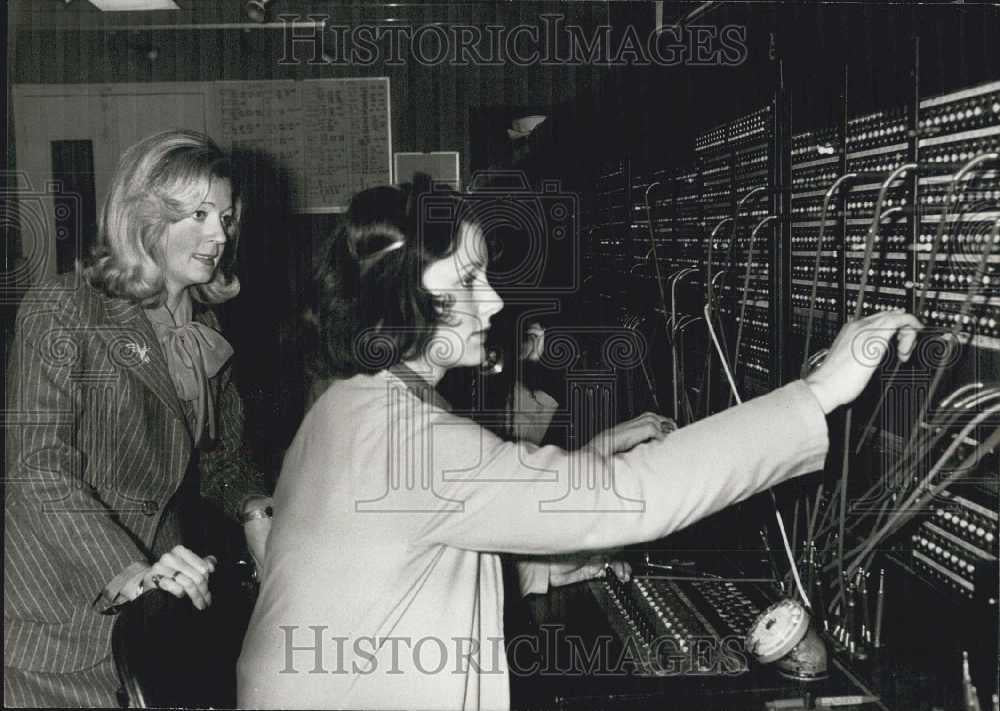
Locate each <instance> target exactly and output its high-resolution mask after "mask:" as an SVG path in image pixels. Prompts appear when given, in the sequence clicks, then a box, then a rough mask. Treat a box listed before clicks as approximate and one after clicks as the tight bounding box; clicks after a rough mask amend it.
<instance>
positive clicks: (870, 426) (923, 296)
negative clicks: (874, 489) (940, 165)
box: [854, 152, 1000, 452]
mask: <svg viewBox="0 0 1000 711" xmlns="http://www.w3.org/2000/svg"><path fill="white" fill-rule="evenodd" d="M997 159H1000V153H996V152H989V153H980V154H979V155H977V156H974V157H972V158H971V159H969V160H968V161H966V162H965V163H964V164H963V165H962V166H961V167H960V168H959V169H958V171H957V172H956V173H955V175H954V176H953V177H952V179H951V180H950V181H949V182H948V192H947V194H946V196H945V201H944V209H942V211H941V218H940V219H939V220H938V224H937V229H936V230H935V232H934V240H933V241H932V242H931V250H930V254H929V255H928V261H927V271H926V272H925V274H924V280H923V283H922V284H921V285H920V293H919V296H918V297H917V308H916V316H917V318H920V315H921V314H922V313H923V311H924V306H925V305H926V302H927V291H928V290H929V289H930V284H931V280H932V278H933V276H934V270H935V269H936V267H937V254H938V250H939V249H940V246H941V242H942V241H943V237H944V232H945V229H947V223H948V216H949V215H950V213H951V206H952V204H953V203H954V202H955V200H956V197H957V195H958V194H959V193H958V185H959V183H961V182H962V181H964V180H965V178H966V177H967V176H968V175H970V174H971V173H972V170H973V169H974V168H976V166H978V165H981V164H982V163H984V162H987V161H991V160H997ZM901 366H902V363H901V362H897V363H896V365H895V367H894V368H893V370H892V372H891V373H890V374H889V381H890V382H891V381H892V380H893V379H895V377H896V375H897V373H899V369H900V367H901ZM887 390H888V389H887V388H886V389H883V391H882V396H881V397H880V398H879V401H878V402H877V403H876V405H875V409H874V411H873V412H872V415H871V417H869V419H868V422H867V423H865V427H864V429H863V430H862V432H861V436H860V438H859V439H858V445H857V448H856V449H855V450H854V451H855V452H859V451H861V447H862V446H863V445H864V443H865V442H866V441H867V440H868V437H869V436H871V433H872V432H873V431H874V429H875V418H876V417H878V415H879V413H880V412H881V410H882V406H883V404H884V402H885V396H886V392H887ZM927 402H929V398H928V400H927ZM918 417H919V416H918Z"/></svg>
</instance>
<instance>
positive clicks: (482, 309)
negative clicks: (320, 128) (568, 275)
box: [238, 188, 919, 709]
mask: <svg viewBox="0 0 1000 711" xmlns="http://www.w3.org/2000/svg"><path fill="white" fill-rule="evenodd" d="M477 204H479V205H480V206H481V202H480V203H477ZM477 214H481V213H475V212H473V210H472V209H471V208H470V209H467V205H466V204H465V203H463V201H462V200H461V199H460V198H458V197H451V198H450V199H447V200H446V199H444V198H443V197H442V196H441V195H440V194H432V195H430V196H428V197H427V198H426V199H423V200H422V199H420V197H419V196H416V195H414V194H413V191H412V190H407V189H403V190H397V189H394V188H378V189H373V190H368V191H365V192H363V193H361V194H359V195H357V196H356V197H355V198H354V200H353V201H352V203H351V205H350V207H349V209H348V211H347V214H346V215H345V218H344V220H343V222H342V224H341V226H340V228H339V233H338V234H337V238H336V239H337V245H336V246H337V250H336V267H337V269H338V271H337V272H336V273H333V272H332V271H331V272H330V273H328V274H327V277H328V279H327V280H326V281H325V283H324V287H325V289H326V290H325V291H324V292H323V294H322V297H323V298H322V303H321V311H320V321H321V325H322V326H323V327H324V328H325V329H326V331H325V333H324V336H325V338H326V339H327V342H328V344H329V345H330V347H331V355H332V356H333V359H332V360H333V365H334V367H336V368H337V369H338V373H339V374H341V375H342V376H343V377H341V378H340V379H338V380H336V381H335V382H334V383H333V384H332V385H331V386H330V387H329V388H328V389H327V391H326V393H325V394H324V395H323V396H322V397H321V398H320V399H319V400H318V401H317V402H316V403H315V404H314V405H313V407H312V408H311V410H310V411H309V413H308V414H307V415H306V418H305V420H304V421H303V423H302V426H301V428H300V429H299V432H298V434H297V436H296V438H295V441H294V442H293V444H292V446H291V448H290V449H289V451H288V453H287V455H286V457H285V462H284V467H283V470H282V474H281V477H280V479H279V482H278V487H277V491H276V493H275V501H274V508H275V521H274V527H273V529H272V531H271V537H270V539H269V540H268V545H267V553H266V557H265V561H264V564H263V570H262V586H261V591H260V597H259V599H258V602H257V606H256V609H255V610H254V614H253V618H252V620H251V623H250V629H249V631H248V634H247V637H246V639H245V641H244V646H243V653H242V656H241V658H240V664H239V669H238V685H239V703H240V705H241V706H247V707H273V708H278V707H281V708H379V709H387V708H394V709H399V708H421V709H477V708H487V709H499V708H505V707H507V706H508V705H509V692H508V679H507V674H508V670H507V663H506V659H505V654H504V634H503V629H502V622H501V620H502V611H503V600H502V583H501V572H500V558H499V556H498V555H497V554H498V553H503V552H511V553H521V554H553V553H563V552H571V551H579V550H596V549H601V548H608V547H613V546H619V545H625V544H629V543H634V542H638V541H644V540H651V539H655V538H658V537H661V536H664V535H666V534H668V533H670V532H671V531H674V530H677V529H679V528H682V527H684V526H686V525H688V524H690V523H691V522H693V521H695V520H697V519H698V518H700V517H703V516H705V515H707V514H709V513H711V512H713V511H716V510H718V509H720V508H722V507H724V506H726V505H728V504H730V503H732V502H734V501H738V500H740V499H743V498H745V497H747V496H750V495H751V494H753V493H755V492H758V491H761V490H762V489H764V488H767V487H769V486H773V485H774V484H777V483H778V482H780V481H782V480H784V479H787V478H789V477H792V476H795V475H798V474H803V473H805V472H809V471H813V470H815V469H818V468H819V467H821V466H822V462H823V459H824V456H825V454H826V450H827V431H826V421H825V419H824V413H826V412H829V411H830V410H832V409H833V408H835V407H837V406H839V405H840V404H843V403H845V402H848V401H850V400H851V399H853V398H854V397H856V396H857V394H858V393H859V392H860V391H861V389H862V387H863V386H864V385H865V383H866V382H867V381H868V379H869V377H870V375H871V372H872V369H873V368H874V364H873V363H869V364H867V365H866V364H863V363H859V362H857V361H856V360H855V359H854V357H853V355H852V351H851V345H852V344H851V343H850V341H851V340H852V339H853V338H855V337H856V336H858V335H859V333H861V332H862V330H863V329H864V328H865V327H866V326H868V327H873V328H875V329H877V330H878V335H879V336H880V337H881V338H880V340H879V343H880V344H881V345H880V346H878V347H881V348H884V347H885V345H884V344H885V339H884V336H885V335H886V332H887V331H889V332H895V331H897V330H899V329H901V328H905V332H904V333H903V334H902V335H901V350H902V351H903V352H908V350H909V348H910V346H911V345H912V341H913V338H914V336H915V332H914V329H916V328H918V327H919V322H918V321H917V320H916V319H914V318H913V317H912V316H909V315H905V314H880V315H879V316H877V317H872V318H870V319H867V320H864V321H860V322H858V323H856V324H851V325H849V326H847V327H846V328H845V331H844V332H843V333H842V335H841V337H840V338H839V340H838V341H837V343H835V344H834V346H833V347H832V348H831V352H830V355H829V356H828V358H827V360H826V362H825V363H824V365H823V366H822V367H821V368H819V369H818V370H817V371H815V372H814V373H813V374H812V375H811V376H810V378H809V380H808V382H803V381H799V382H795V383H792V384H791V385H788V386H786V387H784V388H781V389H780V390H778V391H776V392H774V393H772V394H769V395H766V396H763V397H760V398H757V399H755V400H753V401H750V402H748V403H747V404H745V405H742V406H740V407H736V408H732V409H730V410H728V411H726V412H724V413H721V414H719V415H716V416H714V417H711V418H708V419H706V420H703V421H701V422H698V423H695V424H694V425H691V426H689V427H687V428H685V429H683V430H680V431H678V432H675V433H673V434H671V435H670V436H669V437H666V438H662V437H661V436H660V433H661V430H660V427H659V424H660V423H659V421H658V420H656V419H654V418H652V417H650V418H647V419H646V420H643V419H642V418H640V419H639V420H638V421H636V422H635V424H634V425H632V426H631V427H630V428H629V429H628V430H626V431H623V432H622V433H621V434H622V436H621V437H620V441H618V442H616V443H615V445H614V447H613V448H612V451H624V450H628V451H624V453H622V454H619V455H617V456H607V455H606V454H604V453H602V451H600V450H599V449H594V448H590V447H586V448H583V449H581V450H579V452H577V453H575V454H572V455H571V454H567V453H566V452H565V451H563V450H561V449H559V448H556V447H541V448H536V447H534V446H532V445H529V444H525V443H515V442H506V441H502V440H501V439H499V438H497V437H496V436H494V435H492V434H491V433H489V432H487V431H486V430H484V429H482V428H481V427H479V426H478V425H476V424H475V423H473V422H471V421H469V420H467V419H464V418H460V417H457V416H455V415H453V414H452V413H450V412H449V407H448V404H447V403H446V402H444V401H443V400H442V399H441V398H440V397H439V396H438V395H437V393H436V391H435V389H434V385H435V384H436V383H437V382H438V381H439V380H440V379H441V377H442V376H443V375H444V373H445V372H446V371H447V370H449V369H451V368H456V367H462V366H477V365H479V364H480V362H481V360H482V359H483V356H484V352H483V351H484V349H483V341H484V338H485V335H486V330H487V329H488V328H489V325H490V319H491V317H492V316H493V315H494V314H496V313H497V312H498V311H499V310H500V308H501V306H502V303H501V301H500V299H499V298H498V297H497V295H496V292H494V291H493V289H492V288H491V286H490V284H489V282H488V280H487V277H486V268H487V250H486V245H485V240H484V235H483V231H482V228H481V226H480V224H479V221H478V219H477V216H476V215H477ZM330 269H331V270H332V269H333V265H331V266H330ZM588 483H589V485H588Z"/></svg>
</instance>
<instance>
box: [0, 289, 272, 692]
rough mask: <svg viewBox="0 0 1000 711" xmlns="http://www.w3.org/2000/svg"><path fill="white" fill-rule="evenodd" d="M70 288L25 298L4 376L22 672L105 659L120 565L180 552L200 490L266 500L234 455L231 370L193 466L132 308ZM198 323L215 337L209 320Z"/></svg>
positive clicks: (166, 384) (8, 564) (183, 427)
mask: <svg viewBox="0 0 1000 711" xmlns="http://www.w3.org/2000/svg"><path fill="white" fill-rule="evenodd" d="M78 279H79V277H77V276H75V275H69V276H65V277H61V278H59V279H57V280H54V281H52V282H49V283H47V284H44V285H42V286H39V287H35V288H34V289H32V290H31V291H29V292H28V294H27V295H26V296H25V299H24V301H23V302H22V306H21V308H20V311H19V313H18V319H17V334H16V336H15V339H14V344H13V349H12V353H11V362H10V364H9V367H8V370H7V379H8V386H7V397H8V400H7V402H8V405H7V407H8V410H7V413H6V465H7V466H6V485H5V492H4V513H5V526H4V544H5V545H4V665H5V666H14V667H17V668H20V669H25V670H30V671H41V672H59V673H67V672H72V671H78V670H81V669H86V668H88V667H92V666H94V665H95V664H97V663H98V662H100V661H101V660H102V659H104V658H106V657H107V656H108V655H109V654H110V651H111V643H110V639H111V626H112V622H113V618H112V617H110V616H108V615H104V614H101V613H102V611H103V610H104V608H105V607H106V606H107V601H106V598H105V595H103V594H102V593H103V591H104V590H105V588H106V587H107V586H109V584H111V583H112V581H113V580H115V579H116V577H118V578H119V579H120V574H121V573H122V572H123V571H124V570H125V569H126V568H129V566H133V570H134V569H136V564H144V563H150V562H152V561H153V560H155V559H156V558H157V557H158V556H159V555H160V554H162V553H163V552H165V551H167V550H169V549H170V548H171V547H173V546H174V545H176V544H177V543H180V542H184V543H185V545H191V544H190V543H189V541H190V540H191V539H190V537H189V536H188V535H187V533H188V530H189V524H191V523H195V524H197V523H198V518H199V515H200V513H201V510H200V496H199V494H200V493H201V492H202V491H208V492H210V493H211V494H212V497H213V498H214V499H215V500H216V501H217V502H219V505H220V506H222V507H224V508H226V509H227V510H228V511H233V510H234V508H235V505H236V502H238V501H239V499H241V498H242V497H243V496H244V495H246V494H248V493H257V492H261V491H263V486H262V484H261V481H260V475H259V474H258V473H256V470H255V469H254V468H252V467H251V466H249V465H248V464H247V463H248V461H249V460H248V459H247V458H246V457H245V456H244V455H243V454H242V447H241V443H242V429H243V427H242V423H243V410H242V405H241V402H240V398H239V395H238V393H237V392H236V389H235V386H234V384H233V383H232V381H231V370H232V368H231V364H227V365H226V366H225V367H224V368H223V369H222V370H221V371H220V372H219V374H218V375H216V377H215V378H213V379H212V382H211V384H210V386H211V387H212V388H214V389H215V394H216V398H215V402H216V403H217V407H218V408H219V417H218V418H217V422H218V428H217V429H218V432H219V442H218V444H217V446H216V447H215V449H214V450H213V451H211V452H207V453H204V454H201V455H200V457H199V450H198V449H197V448H196V447H195V444H194V442H193V436H192V433H191V429H190V425H189V420H188V417H187V416H186V413H185V408H186V407H188V405H187V404H186V403H182V402H181V401H180V400H179V398H178V397H177V393H176V390H175V388H174V384H173V381H172V380H171V378H170V375H169V373H168V371H167V366H166V359H165V356H164V354H163V350H162V348H161V346H160V344H159V342H158V341H157V338H156V336H155V334H154V332H153V328H152V326H151V324H150V323H149V321H148V319H147V318H146V316H145V314H144V313H143V310H142V307H140V306H139V305H137V304H134V303H131V302H129V301H125V300H123V299H115V298H110V297H108V296H106V295H104V294H102V293H101V292H99V291H97V290H96V289H94V288H92V287H91V286H89V285H88V284H87V283H86V282H81V283H77V280H78ZM195 318H196V319H197V320H199V321H201V322H202V323H205V324H206V325H209V326H212V327H213V328H218V321H217V319H216V318H215V315H214V314H213V313H212V312H211V311H210V310H209V309H207V308H201V309H200V310H199V309H198V306H197V305H196V312H195ZM199 460H200V461H199ZM199 471H200V472H201V475H202V476H204V477H205V481H200V475H199ZM192 547H193V548H197V546H195V545H192ZM202 552H203V553H205V552H207V551H202Z"/></svg>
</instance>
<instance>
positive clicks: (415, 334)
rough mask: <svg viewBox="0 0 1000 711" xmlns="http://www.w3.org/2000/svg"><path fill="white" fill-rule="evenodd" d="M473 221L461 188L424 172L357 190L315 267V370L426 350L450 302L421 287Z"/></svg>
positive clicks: (345, 369)
mask: <svg viewBox="0 0 1000 711" xmlns="http://www.w3.org/2000/svg"><path fill="white" fill-rule="evenodd" d="M475 222H476V220H475V218H474V217H473V216H472V215H471V213H470V211H469V210H467V209H464V210H463V200H462V197H461V196H460V195H459V194H458V193H455V192H453V191H450V190H444V189H439V188H436V187H435V188H434V189H433V190H432V189H431V185H430V181H429V178H427V177H426V176H419V175H418V176H415V177H414V183H413V184H412V185H411V184H406V185H402V186H400V187H398V188H397V187H389V186H384V187H377V188H370V189H368V190H364V191H362V192H360V193H358V194H357V195H355V196H354V198H353V199H352V200H351V204H350V206H349V207H348V209H347V212H346V214H345V215H344V216H343V218H342V219H341V220H340V222H339V224H338V226H337V228H336V231H335V232H334V235H333V239H332V240H331V241H329V242H328V243H327V244H326V245H325V248H324V250H323V254H322V255H321V256H320V261H319V267H318V269H317V274H316V279H317V286H318V297H319V302H318V309H317V314H316V316H317V318H316V323H315V324H314V327H315V328H316V329H317V334H316V336H317V341H318V342H317V346H318V351H319V352H318V356H319V357H318V361H317V364H316V371H317V372H316V375H318V376H320V377H337V376H339V377H346V376H350V375H354V374H356V373H375V372H377V371H379V370H383V369H385V368H388V367H391V366H393V365H395V364H397V363H399V362H401V361H404V360H408V359H410V358H413V357H416V356H418V355H420V354H423V353H425V352H426V351H427V349H428V347H430V346H431V341H432V338H433V336H434V332H435V330H436V328H437V326H438V324H439V323H442V322H446V320H447V317H448V311H449V308H450V302H449V301H448V299H447V298H441V297H436V296H435V295H433V294H431V293H429V292H428V291H427V290H426V289H424V287H423V274H424V270H425V269H426V268H427V267H428V265H430V264H431V263H432V262H435V261H437V260H439V259H444V258H446V257H449V256H451V255H452V254H453V253H454V252H455V250H456V249H457V247H458V240H457V237H458V232H459V227H460V226H461V225H462V224H463V223H464V224H474V223H475Z"/></svg>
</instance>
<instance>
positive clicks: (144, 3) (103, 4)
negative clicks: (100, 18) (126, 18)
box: [90, 0, 180, 12]
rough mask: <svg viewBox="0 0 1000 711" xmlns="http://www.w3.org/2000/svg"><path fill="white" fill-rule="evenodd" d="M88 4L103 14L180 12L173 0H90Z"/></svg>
mask: <svg viewBox="0 0 1000 711" xmlns="http://www.w3.org/2000/svg"><path fill="white" fill-rule="evenodd" d="M90 4H91V5H93V6H95V7H96V8H97V9H98V10H101V11H103V12H129V11H132V10H139V11H142V10H180V7H178V6H177V3H175V2H174V0H90Z"/></svg>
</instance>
